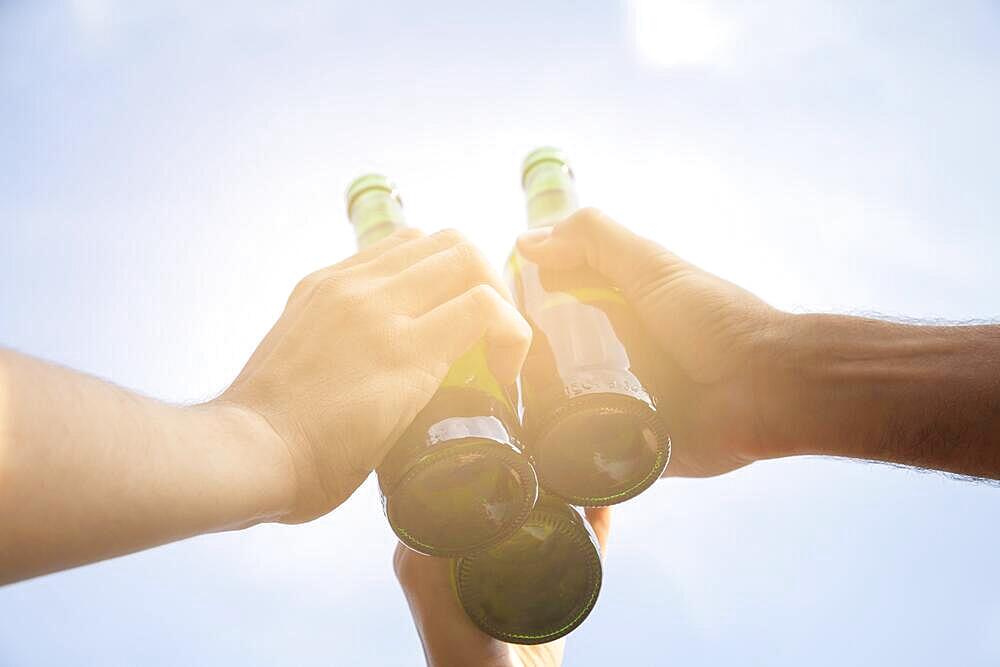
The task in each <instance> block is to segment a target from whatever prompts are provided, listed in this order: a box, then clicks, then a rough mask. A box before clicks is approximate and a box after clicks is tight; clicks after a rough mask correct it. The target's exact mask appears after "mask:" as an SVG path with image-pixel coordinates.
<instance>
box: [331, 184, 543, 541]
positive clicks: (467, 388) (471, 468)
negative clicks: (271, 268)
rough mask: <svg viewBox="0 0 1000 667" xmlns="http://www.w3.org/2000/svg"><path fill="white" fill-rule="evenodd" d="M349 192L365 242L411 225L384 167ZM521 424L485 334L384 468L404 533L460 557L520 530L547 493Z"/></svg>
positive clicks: (397, 525)
mask: <svg viewBox="0 0 1000 667" xmlns="http://www.w3.org/2000/svg"><path fill="white" fill-rule="evenodd" d="M345 197H346V200H347V213H348V217H349V218H350V220H351V224H352V225H353V227H354V231H355V235H356V237H357V242H358V246H359V248H365V247H367V246H369V245H371V244H373V243H375V242H376V241H378V240H380V239H382V238H384V237H386V236H388V235H389V234H391V233H392V232H393V231H395V230H396V229H398V228H400V227H403V226H405V221H404V218H403V207H402V203H401V201H400V199H399V195H398V194H397V193H396V190H395V188H394V186H393V185H392V183H390V182H389V181H388V180H387V179H386V178H385V177H384V176H380V175H378V174H366V175H364V176H361V177H360V178H357V179H356V180H354V181H353V182H352V183H351V185H350V187H348V189H347V192H346V195H345ZM519 427H520V422H519V420H518V419H517V413H516V411H515V408H514V403H513V401H512V399H511V394H510V392H509V391H508V390H507V388H505V387H503V386H501V385H500V383H499V382H498V381H497V379H496V378H495V377H494V376H493V374H492V372H491V371H490V370H489V367H488V365H487V363H486V350H485V345H484V344H482V343H480V344H479V345H477V346H476V347H474V348H472V349H471V350H469V352H467V353H466V354H465V355H463V356H462V357H461V358H460V359H459V360H458V361H456V363H455V364H454V365H453V366H452V368H451V369H450V371H449V372H448V375H447V376H446V377H445V379H444V381H443V382H442V384H441V387H440V389H439V390H438V391H437V393H436V394H435V395H434V396H433V397H432V398H431V400H430V402H429V403H428V404H427V405H426V406H425V407H424V409H423V410H421V412H420V413H419V414H418V415H417V417H416V418H415V419H414V420H413V422H412V423H411V424H410V426H409V427H408V428H407V430H406V431H405V432H404V433H403V435H402V437H400V439H399V441H398V442H396V443H395V444H394V445H393V447H392V448H391V450H390V451H389V453H388V454H387V455H386V456H385V458H384V459H383V461H382V463H381V465H380V466H379V467H378V470H377V473H378V479H379V488H380V491H381V493H382V503H383V507H384V510H385V514H386V517H387V518H388V520H389V524H390V525H391V526H392V529H393V531H395V533H396V535H397V536H398V537H399V539H400V541H401V542H403V544H405V545H407V546H408V547H410V548H412V549H414V550H416V551H419V552H421V553H425V554H429V555H432V556H458V555H464V554H466V553H469V552H472V551H476V550H478V549H485V548H487V547H489V546H491V545H493V544H496V543H498V542H500V541H502V540H504V539H505V538H507V537H509V536H510V535H512V534H513V533H514V532H515V531H516V530H518V528H520V527H521V524H523V523H524V520H525V517H527V516H528V513H529V512H530V511H531V509H532V507H533V506H534V504H535V500H536V498H537V496H538V481H537V478H536V477H535V472H534V470H533V468H532V466H531V464H530V462H529V461H528V459H527V457H526V456H525V455H524V454H523V453H522V445H521V441H520V435H519Z"/></svg>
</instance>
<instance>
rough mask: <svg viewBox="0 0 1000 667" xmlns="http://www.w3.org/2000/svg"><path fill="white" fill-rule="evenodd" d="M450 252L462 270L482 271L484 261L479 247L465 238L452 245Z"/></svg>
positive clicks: (484, 265)
mask: <svg viewBox="0 0 1000 667" xmlns="http://www.w3.org/2000/svg"><path fill="white" fill-rule="evenodd" d="M451 252H452V253H454V255H455V261H456V262H457V264H458V265H459V266H461V267H462V269H463V270H466V271H469V270H472V271H478V272H482V271H484V270H485V269H486V262H485V260H484V259H483V256H482V255H481V254H480V252H479V249H478V248H477V247H476V246H474V245H473V244H472V243H471V242H469V241H467V240H465V239H463V240H462V241H460V242H459V243H457V244H455V245H454V246H452V248H451Z"/></svg>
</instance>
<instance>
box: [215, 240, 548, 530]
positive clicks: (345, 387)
mask: <svg viewBox="0 0 1000 667" xmlns="http://www.w3.org/2000/svg"><path fill="white" fill-rule="evenodd" d="M483 338H485V339H486V342H487V348H488V355H489V363H490V367H491V368H492V370H493V371H494V372H495V374H496V375H497V377H498V379H500V380H501V381H503V382H513V380H514V379H515V377H516V376H517V372H518V370H519V368H520V366H521V363H522V361H523V359H524V355H525V354H526V351H527V348H528V345H529V342H530V339H531V331H530V328H529V327H528V325H527V323H526V322H525V321H524V319H523V318H522V317H521V316H520V315H519V314H518V312H517V311H516V309H515V308H514V307H513V306H512V305H511V304H510V303H509V300H508V297H507V290H506V288H505V287H504V286H503V284H502V283H501V281H500V279H499V278H498V277H497V276H496V275H495V273H494V271H493V270H492V269H491V268H490V267H489V265H488V264H487V263H486V261H485V260H484V259H482V256H481V255H480V254H479V253H478V251H476V250H475V249H474V248H473V247H472V246H471V245H470V244H469V243H468V242H467V241H466V240H465V239H464V238H463V237H462V236H461V235H459V234H458V233H456V232H453V231H444V232H438V233H436V234H433V235H430V236H424V235H423V234H422V233H420V232H418V231H416V230H410V229H405V230H401V231H399V232H397V233H395V234H393V235H392V236H389V237H388V238H385V239H383V240H381V241H379V242H378V243H375V244H374V245H372V246H370V247H368V248H366V249H365V250H363V251H362V252H359V253H358V254H357V255H355V256H353V257H351V258H350V259H348V260H346V261H344V262H341V263H339V264H336V265H334V266H332V267H329V268H326V269H323V270H320V271H317V272H315V273H313V274H311V275H309V276H307V277H306V278H305V279H303V280H302V281H301V282H300V283H299V285H298V286H297V287H296V288H295V290H294V292H293V293H292V295H291V297H290V298H289V300H288V305H287V306H286V308H285V312H284V313H283V314H282V316H281V318H280V319H279V320H278V322H277V324H275V326H274V328H273V329H272V330H271V331H270V332H269V333H268V335H267V337H266V338H265V339H264V341H263V342H262V343H261V344H260V346H259V347H258V349H257V351H256V352H255V353H254V354H253V356H252V357H251V358H250V361H249V362H248V363H247V365H246V367H245V368H244V369H243V372H242V373H241V374H240V376H239V377H238V378H237V379H236V381H235V382H233V384H232V386H231V387H230V388H229V389H228V390H226V392H225V393H224V394H223V395H222V396H221V397H220V398H219V399H218V402H219V403H226V404H236V405H238V406H241V407H243V408H245V409H249V411H251V412H252V413H256V414H258V415H260V416H261V417H263V418H264V419H265V420H266V421H267V423H268V424H269V425H270V427H271V429H272V430H273V432H274V435H275V436H276V441H278V442H279V443H280V444H278V445H277V446H279V447H285V448H287V451H288V454H289V456H290V457H291V459H292V462H293V464H294V470H295V478H296V479H295V495H294V500H293V504H292V507H290V508H288V509H289V511H288V512H287V514H286V515H285V516H284V518H283V520H284V521H286V522H300V521H306V520H309V519H311V518H314V517H317V516H320V515H322V514H324V513H326V512H328V511H330V510H331V509H333V508H334V507H336V506H337V505H339V504H340V503H342V502H343V501H344V500H346V499H347V498H348V497H349V496H350V495H351V493H352V492H353V491H354V490H355V489H356V488H357V487H358V486H359V485H360V484H361V483H362V482H363V481H364V480H365V478H366V477H367V476H368V474H369V473H370V472H371V471H372V469H373V468H374V467H375V466H376V465H378V464H379V462H380V461H381V460H382V457H383V456H384V455H385V453H386V451H387V449H388V448H389V447H390V446H391V445H392V443H394V442H395V441H396V440H397V439H398V438H399V436H400V434H401V433H402V432H403V430H404V429H405V428H406V427H407V426H408V425H409V424H410V422H411V421H412V420H413V418H414V416H415V415H416V414H417V413H418V412H419V411H420V410H421V409H422V408H423V407H424V405H426V403H427V401H428V400H429V399H430V398H431V396H432V395H433V394H434V392H435V391H436V390H437V389H438V386H439V385H440V383H441V380H442V379H443V378H444V377H445V374H446V373H447V372H448V369H449V367H450V366H451V365H452V363H453V362H454V361H455V360H456V359H457V358H458V357H460V356H461V355H462V354H463V353H465V352H466V351H467V350H468V349H469V348H471V347H472V346H473V345H474V344H476V343H478V342H479V341H481V340H482V339H483Z"/></svg>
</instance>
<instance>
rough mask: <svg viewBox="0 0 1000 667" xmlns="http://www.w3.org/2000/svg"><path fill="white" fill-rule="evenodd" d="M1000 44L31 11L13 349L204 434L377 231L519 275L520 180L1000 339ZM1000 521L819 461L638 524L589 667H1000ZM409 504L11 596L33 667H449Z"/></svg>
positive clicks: (697, 246)
mask: <svg viewBox="0 0 1000 667" xmlns="http://www.w3.org/2000/svg"><path fill="white" fill-rule="evenodd" d="M998 82H1000V7H998V5H997V4H996V3H992V2H988V1H984V2H958V3H947V4H942V3H936V2H907V3H902V2H887V3H886V2H882V3H871V2H861V1H857V2H812V3H806V2H798V1H797V0H777V1H775V2H769V3H753V2H714V3H712V2H706V3H695V2H687V1H685V0H662V1H661V2H656V1H655V0H635V2H633V3H631V4H627V5H619V4H617V3H612V2H607V3H597V2H592V3H575V2H569V1H568V0H566V1H564V2H550V3H540V2H526V1H522V2H492V3H471V2H453V3H442V2H402V1H401V2H398V3H386V2H353V3H343V2H341V3H333V2H301V3H293V2H281V3H277V2H271V3H246V2H233V1H227V2H215V3H203V2H195V1H194V0H187V1H185V2H165V1H161V0H148V1H146V2H139V3H137V2H124V1H122V0H76V1H74V2H59V1H57V0H52V1H42V2H27V1H18V0H7V1H6V2H0V344H2V345H5V346H10V347H13V348H15V349H18V350H21V351H23V352H26V353H30V354H34V355H37V356H40V357H43V358H46V359H51V360H54V361H56V362H59V363H63V364H66V365H69V366H72V367H76V368H80V369H82V370H85V371H88V372H91V373H94V374H97V375H99V376H102V377H106V378H109V379H111V380H113V381H115V382H117V383H119V384H122V385H124V386H127V387H131V388H134V389H136V390H138V391H141V392H144V393H146V394H149V395H152V396H156V397H160V398H163V399H166V400H172V401H197V400H201V399H204V398H207V397H210V396H212V395H214V394H216V393H217V392H219V391H220V390H221V389H222V388H224V387H225V386H226V385H227V384H228V382H229V381H231V380H232V378H233V377H234V376H235V375H236V373H237V372H238V370H239V368H240V367H241V366H242V363H243V362H244V361H245V359H246V358H247V357H248V356H249V354H250V352H251V351H252V350H253V348H254V346H255V345H256V343H257V342H258V341H259V339H260V338H261V337H262V336H263V335H264V333H265V332H266V330H267V328H268V327H269V326H270V325H271V324H272V323H273V321H274V319H275V318H276V317H277V315H278V313H279V312H280V310H281V307H282V305H283V304H284V301H285V298H286V297H287V294H288V292H289V291H290V289H291V288H292V286H293V285H294V284H295V282H296V280H297V279H298V278H300V277H301V276H302V275H304V274H305V273H307V272H309V271H311V270H313V269H315V268H318V267H320V266H322V265H324V264H328V263H332V262H334V261H336V260H337V259H339V258H342V257H344V256H346V255H347V254H349V253H350V252H351V247H352V245H351V244H352V237H351V234H350V230H349V228H348V226H347V223H346V220H345V215H344V212H343V203H342V199H341V196H342V195H341V193H342V191H343V188H344V186H345V185H346V184H347V182H348V181H349V180H350V179H351V178H352V177H353V176H355V175H357V174H358V173H360V172H361V171H364V170H367V169H371V168H377V169H379V170H382V171H384V172H385V173H387V174H388V175H390V176H391V177H393V178H394V179H395V180H396V181H397V182H398V183H399V186H400V188H401V190H402V193H403V198H404V202H405V203H406V205H407V209H408V212H409V217H410V220H411V222H412V223H413V224H416V225H419V226H421V227H424V228H426V229H429V230H430V229H434V228H438V227H442V226H454V227H458V228H460V229H461V230H462V231H464V232H465V233H466V234H467V235H468V236H470V237H471V238H472V239H473V240H475V241H477V242H478V243H479V244H481V245H482V247H483V248H484V249H485V251H486V252H487V253H488V255H489V256H490V257H491V258H492V259H493V260H494V261H495V262H497V264H499V262H500V260H501V258H502V257H503V256H504V255H505V253H506V251H507V249H508V248H509V246H510V244H511V242H512V240H513V238H514V236H515V234H516V232H517V231H518V230H519V229H520V228H521V227H522V226H523V224H524V223H523V212H522V205H521V200H520V192H519V186H518V173H517V168H518V163H519V161H520V159H521V157H522V156H523V155H524V154H525V153H526V152H527V151H528V150H529V149H531V148H533V147H534V146H536V145H538V144H556V145H559V146H562V147H563V148H565V149H566V150H567V151H568V152H569V154H570V156H571V158H572V160H573V164H574V167H575V170H576V172H577V175H578V180H579V184H580V189H581V193H582V196H583V199H584V200H585V202H586V203H588V204H594V205H597V206H600V207H602V208H603V209H605V210H606V211H608V212H609V213H611V214H612V215H613V216H615V217H617V218H618V219H620V220H621V221H623V222H626V223H627V224H629V225H631V226H632V227H633V228H634V229H636V230H637V231H639V232H641V233H643V234H646V235H649V236H652V237H654V238H656V239H657V240H658V241H660V242H662V243H663V244H665V245H667V246H669V247H670V248H672V249H673V250H675V251H676V252H678V253H679V254H681V255H683V256H686V257H687V258H689V259H691V260H693V261H695V262H697V263H700V264H702V265H703V266H705V267H706V268H709V269H711V270H712V271H715V272H716V273H719V274H721V275H722V276H724V277H726V278H728V279H730V280H733V281H735V282H737V283H740V284H742V285H744V286H746V287H748V288H750V289H752V290H754V291H756V292H757V293H758V294H760V295H761V296H762V297H764V298H765V299H767V300H769V301H770V302H772V303H774V304H775V305H777V306H780V307H783V308H786V309H791V310H796V311H811V310H822V311H830V310H833V311H839V312H865V313H872V312H877V313H884V314H888V315H891V316H909V317H916V318H923V319H929V318H944V319H948V320H968V319H987V320H988V319H991V318H995V317H997V316H998V314H1000V313H998V311H1000V302H998V300H997V286H998V285H1000V270H998V269H997V262H996V260H995V258H996V256H997V246H998V243H1000V233H998V231H997V229H998V228H997V220H998V219H1000V188H998V187H997V174H998V173H1000V127H998V123H997V119H998V118H1000V85H998ZM998 520H1000V489H997V488H992V487H989V486H985V485H978V484H974V483H970V482H964V481H957V480H952V479H948V478H946V477H943V476H939V475H935V474H920V473H916V472H912V471H906V470H899V469H893V468H889V467H884V466H877V465H866V464H859V463H853V462H843V461H833V460H823V459H806V460H786V461H777V462H771V463H766V464H757V465H754V466H751V467H750V468H748V469H745V470H743V471H740V472H738V473H735V474H732V475H728V476H725V477H722V478H719V479H713V480H673V479H671V480H667V481H664V482H661V483H659V484H657V485H656V486H655V487H654V489H653V490H651V491H650V492H648V493H647V494H645V495H644V496H642V497H641V498H639V499H637V500H635V501H633V502H630V503H628V504H627V505H625V506H623V507H621V508H620V510H619V511H617V512H616V515H615V530H614V533H615V534H614V540H615V541H614V543H613V544H612V546H611V550H610V554H609V558H608V561H607V564H606V583H605V588H604V590H603V592H602V595H601V599H600V601H599V602H598V606H597V609H596V610H595V612H594V613H593V615H592V616H591V617H590V618H589V619H588V621H587V622H586V623H585V624H584V625H583V627H582V628H580V629H579V630H578V631H577V632H576V633H574V634H573V635H572V636H571V638H570V643H569V648H568V654H567V661H566V664H567V665H570V666H577V665H594V666H596V665H606V664H635V665H652V664H672V665H685V666H692V665H728V664H740V665H788V666H799V665H804V664H808V665H837V666H840V665H845V664H850V665H867V664H871V665H882V664H906V665H940V664H960V665H994V664H997V663H1000V596H998V595H997V592H998V590H1000V574H998V570H997V566H996V562H997V556H996V554H997V553H998V552H1000V536H998V533H997V526H998V525H1000V522H998ZM392 546H393V540H392V535H391V533H390V531H389V529H388V527H387V526H386V525H385V523H384V520H383V518H382V517H381V513H380V508H379V505H378V502H377V498H376V493H375V490H374V487H373V486H372V485H371V484H369V485H367V486H365V487H364V488H362V490H361V491H360V492H359V493H358V494H356V496H355V497H354V498H353V499H352V500H351V501H349V502H348V503H347V504H346V505H345V506H343V507H342V508H340V509H338V510H337V511H335V512H334V513H332V514H331V515H329V516H327V517H325V518H324V519H321V520H319V521H316V522H314V523H312V524H309V525H306V526H294V527H287V526H261V527H258V528H254V529H251V530H248V531H244V532H241V533H231V534H219V535H210V536H204V537H200V538H197V539H193V540H188V541H186V542H183V543H179V544H175V545H171V546H168V547H163V548H160V549H154V550H152V551H149V552H146V553H142V554H137V555H134V556H129V557H125V558H120V559H116V560H114V561H110V562H105V563H101V564H98V565H94V566H90V567H84V568H80V569H77V570H75V571H71V572H66V573H62V574H58V575H53V576H49V577H44V578H41V579H37V580H34V581H30V582H26V583H22V584H18V585H14V586H10V587H7V588H3V589H0V665H3V666H4V667H6V666H17V667H20V666H22V665H69V664H100V665H136V664H142V665H180V664H206V665H207V664H211V665H230V664H231V665H273V664H289V665H291V664H294V665H325V664H341V665H364V664H377V665H413V664H419V662H420V660H421V657H420V655H421V654H420V648H419V644H418V641H417V638H416V634H415V632H414V630H413V628H412V624H411V622H410V619H409V615H408V613H407V610H406V606H405V604H404V601H403V598H402V595H401V594H400V593H399V591H398V589H397V585H396V582H395V580H394V578H393V576H392V573H391V565H390V558H391V550H392Z"/></svg>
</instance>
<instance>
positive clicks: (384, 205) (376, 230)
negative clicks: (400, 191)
mask: <svg viewBox="0 0 1000 667" xmlns="http://www.w3.org/2000/svg"><path fill="white" fill-rule="evenodd" d="M348 216H349V217H350V219H351V225H352V226H353V227H354V237H355V238H356V239H357V243H358V250H364V249H365V248H367V247H368V246H370V245H372V244H373V243H376V242H378V241H380V240H382V239H383V238H385V237H386V236H389V235H390V234H392V233H393V232H394V231H396V230H397V229H401V228H403V227H406V218H405V217H404V216H403V206H402V204H401V203H400V202H399V199H397V198H396V197H395V196H393V194H392V193H391V192H386V191H384V190H377V189H376V190H369V191H368V192H363V193H361V194H360V195H358V196H357V197H356V198H355V199H354V201H353V202H351V210H350V211H349V213H348Z"/></svg>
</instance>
